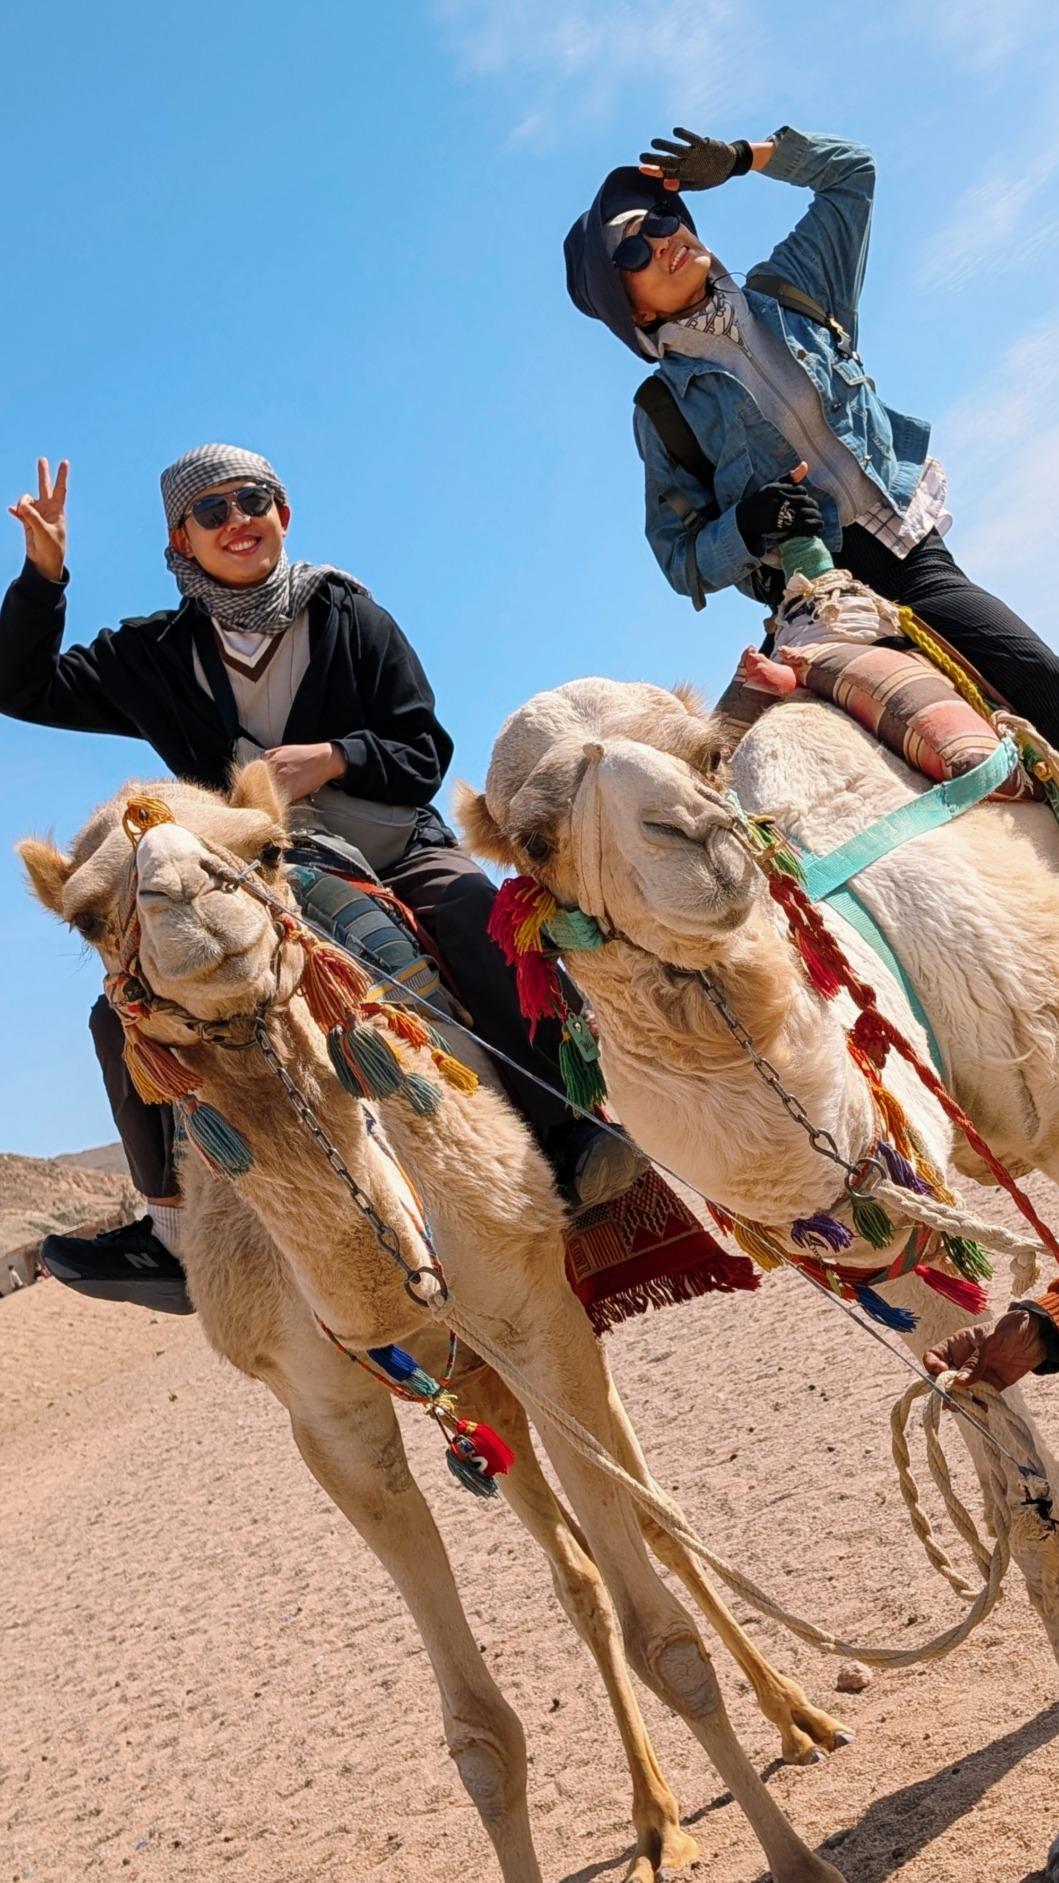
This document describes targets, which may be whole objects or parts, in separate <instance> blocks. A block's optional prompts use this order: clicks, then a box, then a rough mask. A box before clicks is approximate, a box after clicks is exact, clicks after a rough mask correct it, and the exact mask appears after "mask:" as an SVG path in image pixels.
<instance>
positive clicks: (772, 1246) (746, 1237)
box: [732, 1216, 784, 1275]
mask: <svg viewBox="0 0 1059 1883" xmlns="http://www.w3.org/2000/svg"><path fill="white" fill-rule="evenodd" d="M732 1241H733V1242H734V1243H736V1244H737V1246H738V1247H739V1248H740V1249H742V1250H743V1252H744V1254H745V1255H752V1256H753V1258H754V1261H755V1262H756V1263H757V1265H758V1267H759V1268H760V1269H763V1270H764V1272H765V1274H766V1275H767V1274H768V1272H769V1270H770V1269H773V1268H782V1267H783V1263H784V1255H783V1252H782V1250H781V1249H780V1248H779V1246H778V1244H777V1243H776V1242H774V1241H773V1238H772V1237H771V1236H770V1235H769V1232H768V1230H767V1229H763V1228H762V1226H761V1224H760V1223H748V1222H742V1221H741V1220H740V1219H739V1217H737V1216H736V1217H733V1218H732Z"/></svg>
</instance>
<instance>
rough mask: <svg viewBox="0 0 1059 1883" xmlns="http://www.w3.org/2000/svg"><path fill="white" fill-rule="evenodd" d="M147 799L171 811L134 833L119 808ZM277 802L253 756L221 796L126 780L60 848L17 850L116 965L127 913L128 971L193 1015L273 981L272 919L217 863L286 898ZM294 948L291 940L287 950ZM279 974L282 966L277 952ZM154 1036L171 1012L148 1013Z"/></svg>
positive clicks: (44, 888) (218, 1015)
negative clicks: (245, 871)
mask: <svg viewBox="0 0 1059 1883" xmlns="http://www.w3.org/2000/svg"><path fill="white" fill-rule="evenodd" d="M145 798H150V799H153V800H159V801H160V802H161V804H162V805H164V806H165V807H167V809H168V810H169V811H170V812H171V813H172V817H171V820H169V821H160V822H156V823H154V824H153V825H152V826H151V827H150V828H148V829H146V830H144V831H143V834H142V835H140V836H138V837H137V838H136V839H135V841H133V839H132V838H130V836H129V835H128V834H127V832H126V829H125V826H124V822H123V819H124V817H125V813H126V810H127V808H128V806H129V805H130V803H131V802H133V801H135V800H138V799H145ZM285 844H286V829H285V825H284V806H283V803H282V801H281V799H280V797H279V795H278V793H277V790H276V787H275V783H274V781H273V778H272V774H271V772H270V771H269V768H268V766H267V765H266V764H265V763H264V761H263V760H260V759H258V760H255V761H254V762H253V763H252V764H250V765H247V766H245V767H244V768H243V770H242V771H240V772H238V773H237V774H236V775H235V776H234V778H233V781H232V785H231V788H230V791H229V793H228V795H227V797H224V796H222V795H221V794H220V793H219V792H212V791H205V790H202V789H201V788H200V787H199V786H197V785H190V784H183V783H180V782H176V781H173V780H168V779H166V780H161V781H158V782H155V783H150V784H139V783H133V784H129V785H126V786H125V788H124V790H123V791H121V792H119V793H118V795H117V797H115V798H113V799H112V800H111V801H110V803H109V804H105V805H103V806H102V807H101V809H100V810H98V811H96V812H95V814H94V816H92V817H91V818H90V819H89V821H88V823H87V824H86V825H85V827H84V829H83V830H82V831H81V833H80V835H79V836H78V837H77V838H76V839H75V841H74V844H73V846H72V850H71V853H70V854H69V855H64V854H63V853H62V852H61V851H59V850H57V849H56V848H55V846H54V844H52V843H50V842H46V841H41V840H40V839H38V838H32V837H31V838H26V839H25V840H24V841H23V842H22V843H20V844H19V846H18V850H19V854H20V856H21V857H22V861H23V862H24V864H25V866H26V870H27V873H28V875H29V879H30V883H31V885H32V888H33V890H34V892H35V893H36V895H37V896H38V897H39V898H40V900H41V902H43V903H44V905H45V907H46V908H48V909H51V911H52V912H53V914H55V915H57V916H59V917H60V918H61V919H62V920H63V921H64V922H67V923H68V924H69V925H70V927H71V928H74V929H76V930H78V932H79V933H80V934H81V935H83V936H84V937H85V939H86V940H87V941H89V942H90V943H91V944H92V946H93V947H94V948H96V949H97V950H98V952H99V953H100V954H101V955H102V957H103V960H104V963H105V965H106V967H107V970H108V972H113V971H114V970H115V969H117V968H118V967H119V966H120V965H121V964H122V952H123V937H124V933H125V929H126V925H127V923H128V921H129V918H130V916H131V915H132V914H133V913H134V914H135V915H136V917H138V920H139V928H140V935H139V947H138V954H139V964H140V976H141V979H142V980H143V981H144V982H145V984H146V985H147V987H148V989H149V990H150V992H151V993H153V994H155V995H158V996H160V997H161V998H162V999H163V1000H166V1001H172V1002H173V1003H175V1004H176V1005H177V1006H179V1007H181V1008H183V1009H184V1011H185V1012H186V1013H189V1014H192V1015H193V1016H194V1017H195V1018H196V1019H199V1020H218V1019H227V1018H229V1017H231V1016H232V1015H233V1014H237V1013H246V1012H252V1011H253V1010H254V1009H255V1008H256V1007H257V1006H258V1004H259V1003H260V1002H261V1001H262V1000H264V999H266V998H268V997H269V996H270V995H271V994H272V993H273V992H274V991H275V980H276V972H277V963H276V942H277V935H276V925H275V917H274V914H273V913H272V912H270V910H269V909H268V908H267V907H266V906H265V905H264V904H263V903H261V902H259V901H257V900H255V898H253V897H252V896H250V895H248V894H245V893H243V892H241V891H239V890H238V889H234V890H233V889H232V888H231V887H230V886H228V885H226V883H225V880H224V877H223V875H219V874H218V871H217V865H218V863H222V864H223V865H225V866H226V867H227V870H228V871H229V872H231V871H232V870H238V869H239V868H241V867H242V866H243V865H246V864H253V865H255V870H254V874H255V877H256V878H257V880H258V881H260V882H261V883H262V884H263V885H264V886H265V887H267V888H268V889H269V891H270V892H271V893H272V894H273V895H275V896H276V897H278V898H279V899H280V900H281V901H282V902H283V903H284V904H286V905H288V906H293V905H292V904H291V898H290V893H289V890H288V888H287V885H286V882H285V880H284V878H283V874H282V858H283V851H284V847H285ZM294 952H297V951H294ZM282 972H283V975H284V977H286V976H288V975H290V974H292V973H293V972H294V966H293V964H290V965H288V964H286V963H284V965H283V969H282ZM150 1031H151V1032H152V1033H153V1034H154V1035H155V1036H156V1037H160V1038H161V1037H166V1038H170V1039H179V1038H180V1037H182V1034H181V1028H180V1024H179V1021H178V1020H175V1019H174V1018H172V1017H171V1016H162V1015H158V1016H152V1019H151V1023H150Z"/></svg>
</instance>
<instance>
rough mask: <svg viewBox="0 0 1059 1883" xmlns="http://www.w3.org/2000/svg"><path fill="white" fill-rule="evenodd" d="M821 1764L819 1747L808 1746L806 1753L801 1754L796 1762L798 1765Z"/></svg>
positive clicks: (821, 1754)
mask: <svg viewBox="0 0 1059 1883" xmlns="http://www.w3.org/2000/svg"><path fill="white" fill-rule="evenodd" d="M823 1762H824V1755H823V1753H822V1752H821V1750H820V1747H819V1746H810V1747H809V1750H808V1752H803V1753H802V1755H801V1757H800V1758H799V1760H798V1764H799V1765H822V1764H823Z"/></svg>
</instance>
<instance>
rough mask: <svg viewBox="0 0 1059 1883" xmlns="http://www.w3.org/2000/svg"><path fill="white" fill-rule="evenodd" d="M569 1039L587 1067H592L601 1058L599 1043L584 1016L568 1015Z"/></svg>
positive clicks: (577, 1014)
mask: <svg viewBox="0 0 1059 1883" xmlns="http://www.w3.org/2000/svg"><path fill="white" fill-rule="evenodd" d="M564 1025H565V1031H566V1035H567V1038H568V1039H569V1040H570V1041H571V1042H572V1044H573V1045H574V1046H576V1048H577V1050H578V1052H579V1054H580V1056H581V1058H582V1059H583V1060H584V1062H585V1064H586V1066H591V1065H592V1064H593V1062H594V1061H595V1060H597V1059H598V1058H599V1041H598V1040H597V1038H596V1036H595V1034H594V1033H593V1031H592V1028H591V1027H590V1026H589V1024H588V1021H587V1020H586V1019H585V1017H584V1015H583V1014H580V1013H568V1014H567V1016H566V1020H565V1023H564Z"/></svg>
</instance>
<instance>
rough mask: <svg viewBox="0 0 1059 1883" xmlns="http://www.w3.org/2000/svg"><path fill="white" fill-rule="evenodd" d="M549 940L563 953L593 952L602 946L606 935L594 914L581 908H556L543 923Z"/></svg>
mask: <svg viewBox="0 0 1059 1883" xmlns="http://www.w3.org/2000/svg"><path fill="white" fill-rule="evenodd" d="M545 926H546V928H547V931H548V939H549V941H550V942H551V943H552V944H553V945H554V947H556V948H557V949H558V950H559V953H560V954H561V955H563V954H567V953H569V954H577V953H579V952H584V951H587V952H588V953H590V954H591V953H594V951H595V950H596V949H597V948H602V947H603V945H604V943H605V941H606V936H605V935H604V933H603V930H602V929H601V928H600V926H599V923H598V922H597V921H596V918H595V916H594V915H586V914H585V912H584V910H583V909H556V911H555V914H554V915H550V916H549V917H548V920H547V922H546V924H545Z"/></svg>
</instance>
